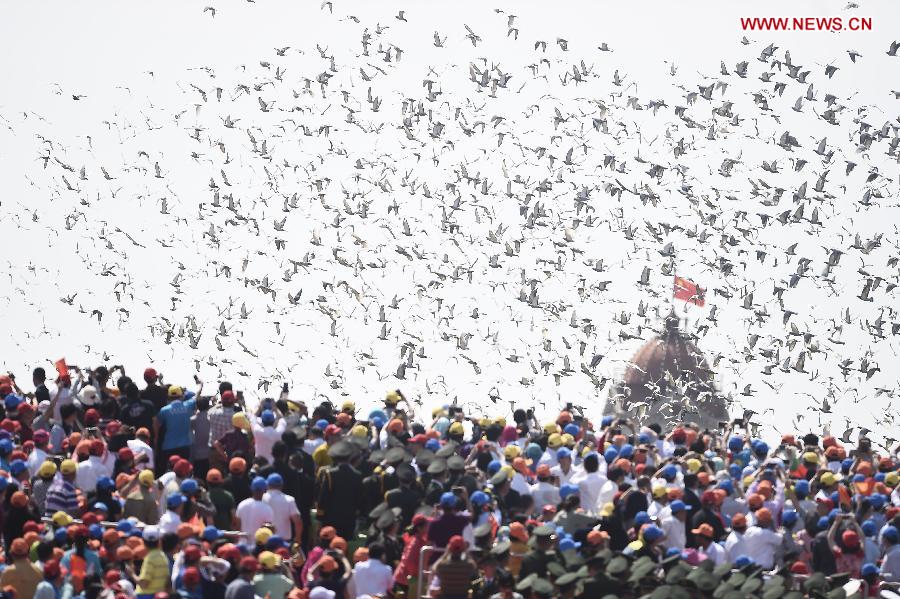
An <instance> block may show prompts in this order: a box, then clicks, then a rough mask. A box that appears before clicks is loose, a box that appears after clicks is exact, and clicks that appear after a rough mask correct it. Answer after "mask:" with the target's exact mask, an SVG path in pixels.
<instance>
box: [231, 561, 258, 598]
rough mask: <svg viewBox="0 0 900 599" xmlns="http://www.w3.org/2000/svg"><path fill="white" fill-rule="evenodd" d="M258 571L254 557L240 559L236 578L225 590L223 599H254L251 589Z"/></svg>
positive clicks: (254, 595) (254, 594) (253, 592)
mask: <svg viewBox="0 0 900 599" xmlns="http://www.w3.org/2000/svg"><path fill="white" fill-rule="evenodd" d="M258 570H259V562H258V561H256V558H255V557H253V556H247V557H245V558H242V559H241V561H240V564H239V565H238V577H237V578H235V579H234V580H232V581H231V582H230V583H229V584H228V587H227V588H226V589H225V599H254V597H256V591H255V590H254V587H253V577H254V576H256V572H257V571H258Z"/></svg>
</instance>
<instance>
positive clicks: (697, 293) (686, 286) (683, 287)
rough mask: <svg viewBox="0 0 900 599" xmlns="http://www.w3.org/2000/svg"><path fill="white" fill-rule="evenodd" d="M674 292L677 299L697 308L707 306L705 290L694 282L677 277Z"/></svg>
mask: <svg viewBox="0 0 900 599" xmlns="http://www.w3.org/2000/svg"><path fill="white" fill-rule="evenodd" d="M674 291H675V299H680V300H684V301H686V302H688V303H691V304H694V305H696V306H704V305H705V304H706V300H705V297H704V296H705V294H706V292H705V290H704V289H703V288H702V287H700V286H699V285H697V284H696V283H694V282H693V281H689V280H687V279H685V278H683V277H679V276H676V277H675V290H674Z"/></svg>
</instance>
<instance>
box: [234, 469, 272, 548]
mask: <svg viewBox="0 0 900 599" xmlns="http://www.w3.org/2000/svg"><path fill="white" fill-rule="evenodd" d="M267 489H268V483H267V482H266V479H264V478H263V477H261V476H257V477H256V478H254V479H253V480H252V481H251V482H250V493H251V496H250V497H248V498H247V499H245V500H243V501H242V502H240V503H239V504H238V506H237V510H235V514H234V519H235V525H236V526H237V529H238V530H240V531H241V532H243V533H244V534H245V535H247V538H248V539H253V538H255V537H256V531H257V530H259V529H260V528H262V526H263V524H265V523H266V522H274V520H275V513H274V512H273V511H272V508H271V506H269V504H268V503H266V502H265V501H263V496H265V494H266V490H267Z"/></svg>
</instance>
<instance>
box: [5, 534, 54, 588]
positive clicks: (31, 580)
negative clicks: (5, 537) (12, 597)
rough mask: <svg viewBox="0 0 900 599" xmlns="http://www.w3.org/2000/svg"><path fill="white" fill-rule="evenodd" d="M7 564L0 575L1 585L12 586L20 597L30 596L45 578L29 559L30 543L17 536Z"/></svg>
mask: <svg viewBox="0 0 900 599" xmlns="http://www.w3.org/2000/svg"><path fill="white" fill-rule="evenodd" d="M6 561H7V565H6V568H5V569H4V570H3V574H2V575H0V585H2V586H4V587H5V586H12V587H13V588H15V589H16V593H18V594H19V596H20V597H26V598H29V599H30V597H31V596H32V595H34V592H35V589H37V586H38V584H39V583H40V582H41V580H42V579H43V578H44V577H43V574H42V572H41V571H40V569H39V568H38V567H37V566H35V565H34V564H33V563H31V560H29V559H28V543H26V542H25V540H24V539H21V538H17V539H15V540H13V541H12V543H10V545H9V551H8V552H7V560H6Z"/></svg>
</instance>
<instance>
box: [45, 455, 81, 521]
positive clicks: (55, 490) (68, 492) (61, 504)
mask: <svg viewBox="0 0 900 599" xmlns="http://www.w3.org/2000/svg"><path fill="white" fill-rule="evenodd" d="M77 471H78V466H77V465H76V464H75V462H74V461H73V460H63V461H62V463H61V464H60V465H59V473H60V475H61V476H59V477H57V479H56V480H55V481H54V482H53V484H51V485H50V488H48V489H47V497H46V500H45V502H44V513H45V514H55V513H56V512H65V513H67V514H70V515H71V516H77V515H78V491H77V489H76V488H75V474H76V472H77Z"/></svg>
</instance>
